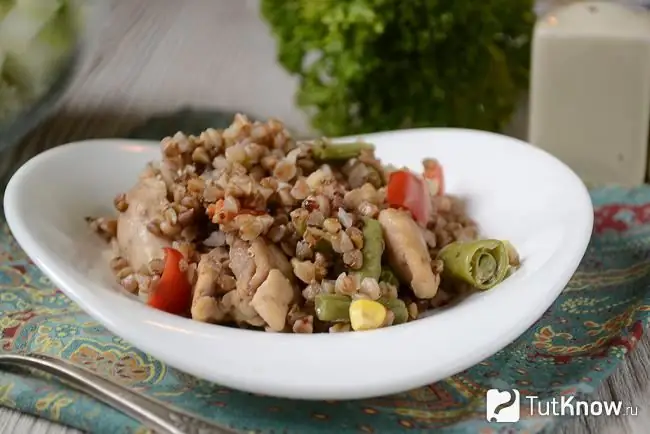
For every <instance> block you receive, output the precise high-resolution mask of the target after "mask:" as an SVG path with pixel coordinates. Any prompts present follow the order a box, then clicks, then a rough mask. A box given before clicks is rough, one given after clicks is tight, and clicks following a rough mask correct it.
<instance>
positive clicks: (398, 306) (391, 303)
mask: <svg viewBox="0 0 650 434" xmlns="http://www.w3.org/2000/svg"><path fill="white" fill-rule="evenodd" d="M377 301H378V302H379V303H381V304H382V305H383V306H384V307H385V308H386V309H388V310H390V311H392V312H393V314H394V315H395V319H394V320H393V324H402V323H405V322H406V321H408V319H409V311H408V309H407V308H406V303H404V302H403V301H402V300H400V299H399V298H385V297H381V298H380V299H379V300H377Z"/></svg>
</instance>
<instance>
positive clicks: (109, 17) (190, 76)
mask: <svg viewBox="0 0 650 434" xmlns="http://www.w3.org/2000/svg"><path fill="white" fill-rule="evenodd" d="M95 1H98V0H95ZM99 1H102V0H99ZM103 3H104V6H105V11H104V12H103V14H102V19H101V20H99V21H98V22H97V25H96V28H95V29H94V32H95V34H96V35H97V36H98V43H97V45H96V47H95V48H94V50H93V52H92V53H89V54H90V55H89V58H88V59H87V62H86V63H87V64H86V67H85V68H84V70H83V71H82V72H81V73H80V74H79V76H78V77H77V79H76V81H75V82H74V84H73V86H72V87H71V89H70V91H69V92H68V95H67V96H66V98H65V101H64V104H63V106H62V108H61V110H60V111H59V112H58V113H57V115H56V116H54V118H53V119H52V120H51V121H49V122H47V123H46V124H45V125H43V126H42V127H41V128H39V129H38V130H37V131H36V132H34V133H33V134H32V135H30V136H29V137H28V138H27V140H26V141H25V143H24V145H23V146H21V147H20V149H17V150H16V151H14V152H12V153H11V154H10V155H9V156H7V155H5V156H3V158H2V159H0V175H3V174H6V173H8V172H9V171H10V170H11V168H12V167H15V166H16V165H18V164H20V163H21V162H22V161H24V160H25V159H26V158H28V157H29V156H31V155H33V154H34V153H35V152H37V151H38V150H40V149H43V148H45V147H49V146H54V145H57V144H61V143H65V142H66V141H70V140H74V139H76V138H81V137H84V138H86V137H93V136H104V137H105V136H120V135H122V134H124V133H125V132H126V131H128V129H129V128H130V127H132V126H133V125H135V124H136V123H138V122H140V121H141V120H142V119H143V118H145V117H146V116H147V115H148V114H150V113H153V112H160V111H173V110H175V109H178V108H181V107H184V106H187V105H192V106H199V107H211V108H218V109H223V110H227V111H237V110H241V111H245V112H248V113H250V114H252V115H253V116H261V117H265V116H274V117H277V118H280V119H283V120H284V121H285V122H286V123H287V124H288V125H289V126H290V127H291V128H292V129H294V130H295V131H297V132H298V133H308V132H309V128H308V126H307V121H306V118H305V117H304V116H303V115H302V114H301V113H300V111H299V110H298V109H297V108H296V107H295V106H294V104H293V99H292V95H293V92H294V89H295V85H296V82H295V80H294V79H292V78H291V77H289V76H287V74H286V73H284V72H283V70H282V69H281V68H280V67H279V66H278V65H277V64H276V63H275V53H274V42H273V40H272V39H271V36H270V34H269V31H268V29H267V28H266V27H265V25H264V24H263V23H262V22H261V21H260V20H259V18H258V17H257V12H256V0H252V1H251V0H246V1H235V0H186V1H178V0H110V1H109V0H103ZM524 118H525V110H524V111H523V112H522V113H521V114H520V117H519V118H518V119H519V120H518V121H516V122H515V124H514V126H513V128H512V129H511V132H512V134H513V135H515V136H521V135H522V131H525V123H523V122H521V120H522V119H524ZM0 177H1V176H0ZM649 376H650V340H649V339H648V338H647V335H646V337H645V338H644V339H643V341H642V342H641V343H640V344H639V346H638V347H637V349H636V350H635V351H634V352H633V353H632V355H631V356H630V357H628V358H627V360H626V361H625V362H624V363H622V365H621V366H620V368H618V370H617V372H616V373H615V375H614V376H612V377H611V378H610V379H609V381H607V382H606V383H605V384H604V385H603V386H602V387H601V388H600V390H599V391H598V394H597V396H595V397H594V398H595V399H602V400H621V401H623V404H624V405H636V406H638V407H639V415H638V416H636V417H620V418H614V417H606V416H600V417H586V418H585V417H575V418H572V419H569V420H567V421H566V422H565V423H564V424H563V426H562V427H561V429H560V431H559V432H562V433H565V434H581V433H597V434H601V433H604V434H608V433H612V434H617V433H618V434H632V433H634V434H641V433H648V432H650V428H648V427H650V386H649V382H648V379H649ZM78 432H79V431H77V430H73V429H69V428H65V427H61V426H60V425H56V424H53V423H51V422H49V421H46V420H42V419H37V418H34V417H32V416H29V415H25V414H21V413H18V412H15V411H12V410H9V409H4V408H0V433H3V434H55V433H56V434H63V433H65V434H72V433H78Z"/></svg>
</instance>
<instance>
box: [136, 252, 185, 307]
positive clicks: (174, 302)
mask: <svg viewBox="0 0 650 434" xmlns="http://www.w3.org/2000/svg"><path fill="white" fill-rule="evenodd" d="M164 251H165V268H164V269H163V273H162V276H160V280H158V282H157V283H156V284H155V286H154V287H153V288H152V292H151V295H150V296H149V300H148V301H147V304H148V305H149V306H151V307H153V308H156V309H159V310H162V311H164V312H167V313H171V314H174V315H187V313H188V312H189V309H190V306H191V304H192V285H191V284H190V282H189V280H188V279H187V275H186V274H185V273H184V272H183V271H182V270H181V267H180V262H181V260H182V259H183V254H182V253H181V252H179V251H178V250H176V249H172V248H170V247H166V248H165V249H164Z"/></svg>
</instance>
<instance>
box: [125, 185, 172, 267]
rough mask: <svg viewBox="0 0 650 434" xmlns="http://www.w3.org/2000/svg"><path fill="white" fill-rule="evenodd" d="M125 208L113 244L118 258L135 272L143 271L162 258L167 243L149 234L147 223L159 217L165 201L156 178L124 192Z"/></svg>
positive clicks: (165, 195) (163, 191)
mask: <svg viewBox="0 0 650 434" xmlns="http://www.w3.org/2000/svg"><path fill="white" fill-rule="evenodd" d="M127 201H128V203H129V207H128V209H127V210H126V211H125V212H123V213H120V215H119V217H118V219H117V243H118V246H119V249H120V255H121V256H123V257H124V258H126V259H127V260H128V261H129V264H130V265H131V268H133V269H134V270H136V271H139V270H141V269H143V268H146V267H147V266H148V265H149V262H150V261H151V260H152V259H162V258H164V253H163V250H162V249H163V248H164V247H171V242H170V241H169V240H166V239H165V238H162V237H159V236H156V235H154V234H152V233H151V232H150V231H149V230H148V229H147V224H149V222H150V221H151V220H152V219H154V218H156V217H159V216H160V215H161V214H162V212H163V210H164V208H165V206H166V205H167V204H168V203H169V202H168V200H167V188H166V187H165V183H164V182H163V181H161V180H158V179H156V178H143V179H141V180H140V181H139V182H138V183H137V184H136V185H135V187H133V188H132V189H131V190H130V191H129V192H128V193H127Z"/></svg>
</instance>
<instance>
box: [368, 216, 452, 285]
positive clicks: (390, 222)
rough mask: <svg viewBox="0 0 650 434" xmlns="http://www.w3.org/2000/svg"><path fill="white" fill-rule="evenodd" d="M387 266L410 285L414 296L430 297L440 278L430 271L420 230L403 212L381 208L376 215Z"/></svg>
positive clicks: (429, 261) (427, 255)
mask: <svg viewBox="0 0 650 434" xmlns="http://www.w3.org/2000/svg"><path fill="white" fill-rule="evenodd" d="M379 224H380V225H381V227H382V229H383V232H384V239H385V240H386V251H387V253H388V260H389V262H390V265H391V266H392V267H393V268H394V269H395V272H396V273H397V274H398V275H399V277H401V278H402V279H403V280H404V281H406V282H410V284H411V287H412V288H413V292H414V293H415V296H416V297H418V298H433V297H434V296H435V295H436V293H437V292H438V286H439V285H440V276H439V275H436V274H435V273H434V272H433V270H432V269H431V256H429V252H428V250H427V245H426V242H425V241H424V238H423V237H422V233H421V232H420V228H419V227H418V225H417V223H415V221H413V218H412V217H411V216H410V215H409V214H408V213H406V212H404V211H401V210H397V209H390V208H389V209H385V210H383V211H381V212H380V213H379Z"/></svg>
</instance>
